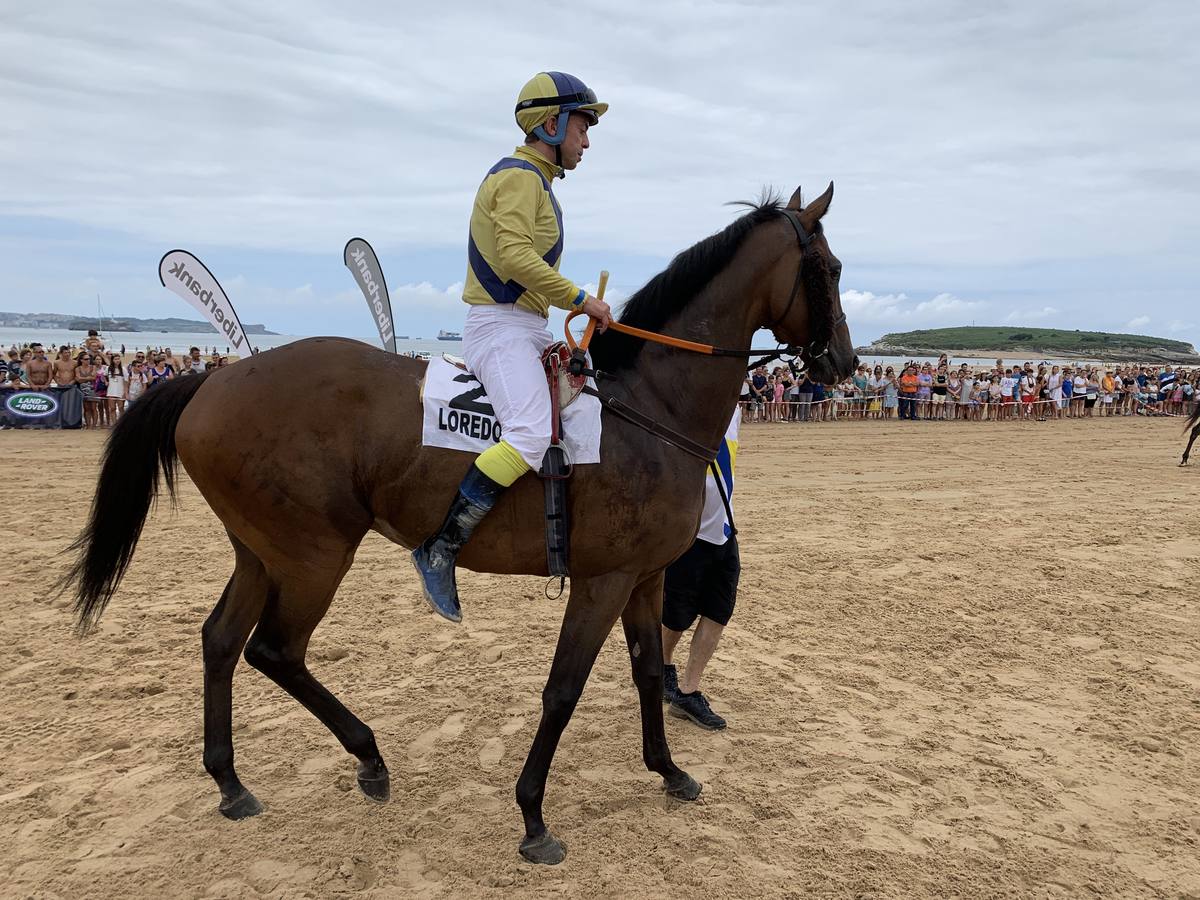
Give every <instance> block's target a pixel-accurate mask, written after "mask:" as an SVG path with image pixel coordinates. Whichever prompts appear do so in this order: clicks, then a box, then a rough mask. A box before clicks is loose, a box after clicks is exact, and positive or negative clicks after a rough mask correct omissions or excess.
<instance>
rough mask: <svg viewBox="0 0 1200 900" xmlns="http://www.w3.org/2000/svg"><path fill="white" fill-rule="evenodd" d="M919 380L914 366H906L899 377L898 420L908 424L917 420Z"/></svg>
mask: <svg viewBox="0 0 1200 900" xmlns="http://www.w3.org/2000/svg"><path fill="white" fill-rule="evenodd" d="M920 383H921V382H920V378H919V377H918V375H917V367H916V366H906V367H905V369H904V374H903V375H901V376H900V418H901V419H908V420H909V421H910V422H912V421H916V418H917V396H918V391H919V390H920Z"/></svg>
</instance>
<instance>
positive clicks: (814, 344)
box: [721, 209, 846, 371]
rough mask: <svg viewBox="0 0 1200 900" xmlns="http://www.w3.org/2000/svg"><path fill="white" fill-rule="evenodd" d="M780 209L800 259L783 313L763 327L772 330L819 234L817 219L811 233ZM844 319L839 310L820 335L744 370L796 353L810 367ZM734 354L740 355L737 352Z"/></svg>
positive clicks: (794, 293)
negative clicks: (791, 231) (837, 314)
mask: <svg viewBox="0 0 1200 900" xmlns="http://www.w3.org/2000/svg"><path fill="white" fill-rule="evenodd" d="M782 212H783V217H784V218H785V219H787V222H788V224H789V225H791V226H792V228H793V229H794V230H795V232H796V239H797V240H798V241H799V242H800V261H799V262H798V263H796V280H795V281H794V282H792V294H791V296H790V297H788V302H787V304H786V305H785V306H784V307H783V312H782V313H780V314H779V316H777V317H776V318H775V320H774V321H773V322H771V323H770V324H769V325H767V326H766V327H767V328H769V329H771V330H772V331H774V330H775V328H776V326H778V325H779V324H780V323H781V322H783V321H784V320H785V319H786V318H787V316H788V313H790V312H791V311H792V307H793V306H794V305H795V304H796V298H797V297H799V296H800V288H801V287H803V285H804V258H805V257H806V256H808V255H809V248H810V247H811V246H812V243H813V240H814V238H816V236H817V235H819V234H820V233H821V223H820V222H817V223H816V225H815V226H814V227H813V231H812V234H809V233H808V232H807V231H805V230H804V225H803V224H802V223H801V222H800V213H798V212H796V210H794V209H785V210H783V211H782ZM845 321H846V313H845V312H843V313H841V314H840V315H839V316H838V317H837V318H836V319H832V320H831V321H830V322H829V324H828V325H827V326H826V327H825V328H823V329H822V331H824V332H825V333H824V334H820V335H817V336H816V337H815V338H813V339H812V340H811V341H809V342H808V343H807V344H804V345H802V346H797V345H795V344H788V345H787V346H786V347H779V348H777V349H776V350H775V351H774V352H773V353H772V354H771V355H770V356H766V357H763V358H762V359H760V360H756V361H755V362H754V364H753V365H750V366H747V367H746V369H747V371H749V370H751V369H756V368H758V367H759V366H761V365H764V364H766V363H768V362H770V361H771V360H773V359H779V358H781V357H783V356H797V357H799V358H800V360H801V361H802V362H803V363H804V368H806V369H807V368H810V367H811V366H812V364H813V363H814V362H816V361H817V360H818V359H820V358H821V357H823V356H825V355H826V354H828V353H829V343H830V341H832V340H833V333H834V331H836V330H837V328H838V327H839V326H840V325H843V324H844V323H845ZM760 352H768V351H759V350H750V351H747V355H750V354H753V353H760ZM721 355H723V356H732V355H734V352H733V351H728V352H723V353H722V354H721ZM738 355H740V352H739V353H738Z"/></svg>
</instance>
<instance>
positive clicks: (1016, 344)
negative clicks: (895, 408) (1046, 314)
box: [856, 325, 1200, 363]
mask: <svg viewBox="0 0 1200 900" xmlns="http://www.w3.org/2000/svg"><path fill="white" fill-rule="evenodd" d="M856 349H857V351H858V352H859V353H860V354H864V355H872V356H894V355H904V354H915V355H922V356H929V355H936V354H939V353H955V354H959V355H961V354H962V353H964V352H969V351H974V352H978V353H983V354H984V355H988V356H990V355H992V354H994V353H998V354H1002V355H1008V356H1013V355H1015V356H1022V355H1030V356H1081V357H1087V358H1090V359H1106V360H1114V361H1126V360H1128V361H1135V360H1145V361H1148V362H1191V363H1197V362H1200V355H1198V354H1197V353H1196V350H1195V348H1194V347H1193V346H1192V345H1191V344H1188V343H1186V342H1184V341H1172V340H1168V339H1167V338H1161V337H1151V336H1149V335H1144V334H1110V333H1108V332H1104V331H1066V330H1063V329H1059V328H1021V327H1012V326H1005V327H995V326H987V325H981V326H970V327H967V326H964V327H962V328H930V329H924V330H921V331H905V332H895V333H892V334H885V335H884V336H883V337H881V338H879V339H878V340H877V341H875V342H874V343H873V344H871V345H870V346H868V347H860V348H856Z"/></svg>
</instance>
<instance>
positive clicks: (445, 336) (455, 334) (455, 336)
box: [437, 331, 462, 341]
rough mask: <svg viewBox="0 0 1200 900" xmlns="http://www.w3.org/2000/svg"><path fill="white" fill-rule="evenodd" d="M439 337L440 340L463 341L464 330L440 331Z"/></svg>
mask: <svg viewBox="0 0 1200 900" xmlns="http://www.w3.org/2000/svg"><path fill="white" fill-rule="evenodd" d="M437 339H438V340H439V341H461V340H462V332H461V331H439V332H438V338H437Z"/></svg>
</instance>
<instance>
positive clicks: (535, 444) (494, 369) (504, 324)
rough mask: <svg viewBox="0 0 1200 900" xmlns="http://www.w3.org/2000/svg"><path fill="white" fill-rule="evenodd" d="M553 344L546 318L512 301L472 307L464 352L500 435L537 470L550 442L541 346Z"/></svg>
mask: <svg viewBox="0 0 1200 900" xmlns="http://www.w3.org/2000/svg"><path fill="white" fill-rule="evenodd" d="M552 343H554V338H553V337H552V336H551V334H550V331H549V329H548V328H547V327H546V320H545V319H543V318H542V317H541V316H539V315H538V314H537V313H532V312H529V311H528V310H524V309H520V308H518V307H516V306H514V305H510V304H499V303H497V304H490V305H481V306H472V307H471V309H470V310H469V311H468V312H467V323H466V325H465V327H464V328H463V356H464V357H465V358H466V361H467V365H468V366H469V367H470V369H471V371H472V372H473V373H474V374H475V376H476V377H477V378H478V379H479V380H480V381H481V382H482V383H483V388H484V390H485V391H487V398H488V400H489V401H490V402H491V404H492V408H493V409H495V411H496V418H497V419H499V420H500V427H501V429H502V431H503V439H504V440H505V441H507V442H508V443H509V444H511V445H512V447H513V449H514V450H516V451H517V452H518V453H519V454H521V459H523V460H525V462H527V463H528V464H529V466H530V468H532V469H533V470H534V471H535V472H536V471H537V470H538V469H539V468H540V467H541V465H542V458H543V457H544V456H545V455H546V448H547V447H549V446H550V417H551V414H552V413H551V408H550V390H549V388H548V387H547V385H546V371H545V369H544V368H543V367H542V351H543V350H545V349H546V347H548V346H549V345H550V344H552Z"/></svg>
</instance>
